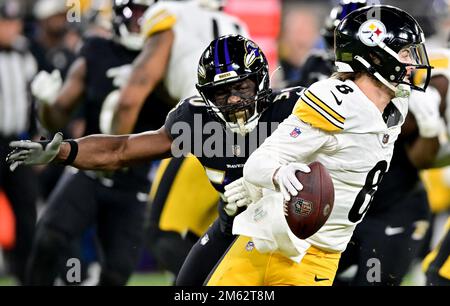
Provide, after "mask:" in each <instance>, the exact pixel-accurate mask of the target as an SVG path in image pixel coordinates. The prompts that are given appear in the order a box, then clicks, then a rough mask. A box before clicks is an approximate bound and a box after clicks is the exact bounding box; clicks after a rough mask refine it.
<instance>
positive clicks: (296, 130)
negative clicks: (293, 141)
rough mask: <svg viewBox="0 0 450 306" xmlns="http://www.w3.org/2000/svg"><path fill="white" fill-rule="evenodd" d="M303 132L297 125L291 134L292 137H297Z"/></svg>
mask: <svg viewBox="0 0 450 306" xmlns="http://www.w3.org/2000/svg"><path fill="white" fill-rule="evenodd" d="M301 133H302V131H300V128H298V127H296V128H294V129H293V130H292V132H291V133H290V134H289V135H291V137H292V138H297V137H298V136H299V135H300V134H301Z"/></svg>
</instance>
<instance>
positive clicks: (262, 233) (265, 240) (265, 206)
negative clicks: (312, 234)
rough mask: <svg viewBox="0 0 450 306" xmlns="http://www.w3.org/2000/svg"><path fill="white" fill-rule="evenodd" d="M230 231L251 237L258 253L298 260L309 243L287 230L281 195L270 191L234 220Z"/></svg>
mask: <svg viewBox="0 0 450 306" xmlns="http://www.w3.org/2000/svg"><path fill="white" fill-rule="evenodd" d="M233 234H234V235H243V236H248V237H251V238H252V240H253V243H254V244H255V248H256V249H257V250H258V251H259V252H261V253H268V252H275V251H276V252H279V253H281V254H283V255H284V256H286V257H288V258H290V259H291V260H293V261H295V262H297V263H299V262H300V261H301V260H302V259H303V256H304V255H305V254H306V251H307V250H308V248H309V247H310V246H311V244H310V243H308V242H306V241H305V240H301V239H299V238H297V237H296V236H295V235H294V234H293V233H292V232H291V230H290V229H289V225H288V224H287V221H286V218H285V216H284V212H283V195H282V194H281V193H279V192H271V193H269V194H267V195H265V196H264V197H263V198H262V199H261V200H259V201H258V202H256V203H255V204H252V205H250V206H249V207H248V208H247V209H246V210H245V211H244V212H242V213H240V214H239V215H238V216H236V218H235V219H234V223H233Z"/></svg>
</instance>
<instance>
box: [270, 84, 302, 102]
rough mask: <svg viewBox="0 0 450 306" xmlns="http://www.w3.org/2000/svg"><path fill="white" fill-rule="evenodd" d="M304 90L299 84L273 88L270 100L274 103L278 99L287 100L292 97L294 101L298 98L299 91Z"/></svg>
mask: <svg viewBox="0 0 450 306" xmlns="http://www.w3.org/2000/svg"><path fill="white" fill-rule="evenodd" d="M304 90H305V88H304V87H301V86H295V87H289V88H284V89H279V90H274V91H273V92H272V93H271V94H270V98H269V99H270V101H271V102H273V103H275V102H278V101H288V100H292V99H294V100H295V101H297V100H298V98H299V97H300V95H301V93H302V92H303V91H304Z"/></svg>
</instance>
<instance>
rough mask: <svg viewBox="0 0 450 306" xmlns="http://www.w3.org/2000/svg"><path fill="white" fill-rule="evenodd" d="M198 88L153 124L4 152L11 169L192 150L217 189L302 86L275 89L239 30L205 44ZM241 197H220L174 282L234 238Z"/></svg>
mask: <svg viewBox="0 0 450 306" xmlns="http://www.w3.org/2000/svg"><path fill="white" fill-rule="evenodd" d="M198 90H199V92H200V94H201V96H194V97H191V98H187V99H185V100H182V101H181V102H180V103H179V104H178V105H177V106H176V107H175V108H174V109H173V110H172V111H171V112H170V113H169V115H168V116H167V119H166V122H165V124H164V126H162V127H161V128H160V129H158V130H154V131H149V132H145V133H140V134H132V135H122V136H106V135H93V136H87V137H84V138H80V139H77V140H67V141H63V138H62V135H61V134H59V133H58V134H56V135H55V137H54V138H53V140H52V141H51V142H41V143H36V142H14V143H11V147H13V148H15V150H14V151H13V152H12V153H11V154H10V155H9V158H8V161H9V163H10V164H11V170H14V169H15V168H16V167H17V166H18V165H20V164H27V165H31V164H46V163H50V162H59V163H64V164H70V165H73V166H74V167H77V168H79V169H93V170H117V169H120V168H123V167H129V166H131V165H134V164H137V163H140V162H144V161H149V160H154V159H160V158H163V157H168V156H174V155H175V156H178V155H183V154H186V153H187V152H191V153H192V154H194V155H196V156H197V158H198V159H199V160H200V162H201V163H202V165H203V166H204V168H205V170H206V173H207V175H208V177H209V179H210V181H211V183H212V184H213V185H214V187H215V188H216V189H217V190H218V191H219V192H220V193H223V192H224V190H225V186H226V185H229V184H230V183H234V185H235V187H237V188H239V184H240V182H241V181H242V180H240V179H241V178H242V169H243V166H244V163H245V161H246V160H247V158H248V156H249V155H250V153H251V151H252V150H254V149H256V147H257V145H258V144H260V143H261V142H262V141H263V140H264V139H265V138H266V137H267V136H268V135H270V133H271V132H272V131H273V130H274V129H275V128H276V126H277V125H278V123H280V122H281V121H283V120H284V119H285V118H287V117H288V116H289V115H290V114H291V113H292V109H293V107H294V105H295V103H296V101H297V100H298V94H300V91H301V88H292V89H285V90H282V91H280V92H275V93H272V91H271V89H270V87H269V70H268V63H267V60H266V57H265V56H264V54H263V52H262V51H261V49H260V48H259V47H258V46H257V45H256V44H255V43H254V42H252V41H250V40H248V39H246V38H244V37H242V36H240V35H229V36H222V37H219V38H218V39H216V40H214V41H213V42H211V44H210V45H209V46H208V48H207V49H206V50H205V51H204V53H203V55H202V57H201V59H200V63H199V68H198ZM33 148H34V149H33ZM186 196H189V195H186ZM240 200H242V199H233V201H230V202H229V203H227V202H225V201H221V203H220V205H219V218H218V219H217V220H216V221H215V222H214V223H213V225H212V226H211V227H210V228H209V230H208V232H207V233H206V234H205V235H204V236H203V237H202V238H201V239H200V240H199V241H198V242H197V243H196V245H194V247H193V249H192V250H191V252H190V254H189V256H188V258H187V260H186V262H185V264H184V265H183V267H182V269H181V271H180V274H179V278H178V281H177V284H180V285H201V284H202V283H203V281H204V280H205V279H206V277H207V275H208V273H209V272H210V270H211V269H212V268H213V267H214V265H215V264H216V262H217V261H218V259H219V258H220V257H221V256H222V254H223V252H224V251H225V250H226V249H227V247H228V246H229V244H230V243H231V242H232V241H233V239H234V236H233V235H232V233H231V228H232V222H233V218H234V215H235V214H236V213H238V212H239V211H240V210H242V209H244V208H241V207H240V206H245V204H248V203H243V202H242V201H240Z"/></svg>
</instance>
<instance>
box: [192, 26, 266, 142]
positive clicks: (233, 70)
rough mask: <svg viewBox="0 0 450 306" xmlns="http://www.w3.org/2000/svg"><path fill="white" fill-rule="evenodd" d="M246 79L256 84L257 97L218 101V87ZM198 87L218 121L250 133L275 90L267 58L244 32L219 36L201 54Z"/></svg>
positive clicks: (240, 131)
mask: <svg viewBox="0 0 450 306" xmlns="http://www.w3.org/2000/svg"><path fill="white" fill-rule="evenodd" d="M246 79H251V80H252V81H253V82H254V83H255V84H256V92H255V94H254V95H253V96H251V97H241V101H240V102H239V103H237V104H227V103H226V102H225V105H223V103H217V101H216V99H215V93H216V92H217V91H218V90H220V89H221V88H224V87H225V86H229V85H232V84H234V83H236V82H239V81H242V80H246ZM197 90H198V91H199V93H200V95H201V96H202V98H203V99H204V100H205V103H206V104H207V105H208V107H209V111H210V113H211V114H212V115H213V116H214V117H215V118H216V120H218V121H219V122H222V123H224V124H225V125H226V126H227V127H228V128H229V129H230V130H231V131H233V132H235V133H241V134H246V133H249V132H251V131H252V130H253V129H254V128H255V127H256V125H257V124H258V120H259V117H260V116H261V113H262V112H263V111H264V109H266V108H267V106H268V103H267V97H268V96H269V95H270V93H271V92H272V91H271V89H270V88H269V65H268V63H267V59H266V57H265V55H264V53H263V52H262V51H261V49H260V48H259V47H258V45H256V44H255V43H254V42H253V41H251V40H249V39H247V38H245V37H243V36H241V35H227V36H222V37H219V38H218V39H215V40H213V41H212V42H211V43H210V45H209V46H208V47H207V48H206V50H205V51H204V52H203V54H202V56H201V57H200V62H199V66H198V84H197ZM252 94H253V93H252ZM224 101H228V98H225V99H224Z"/></svg>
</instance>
